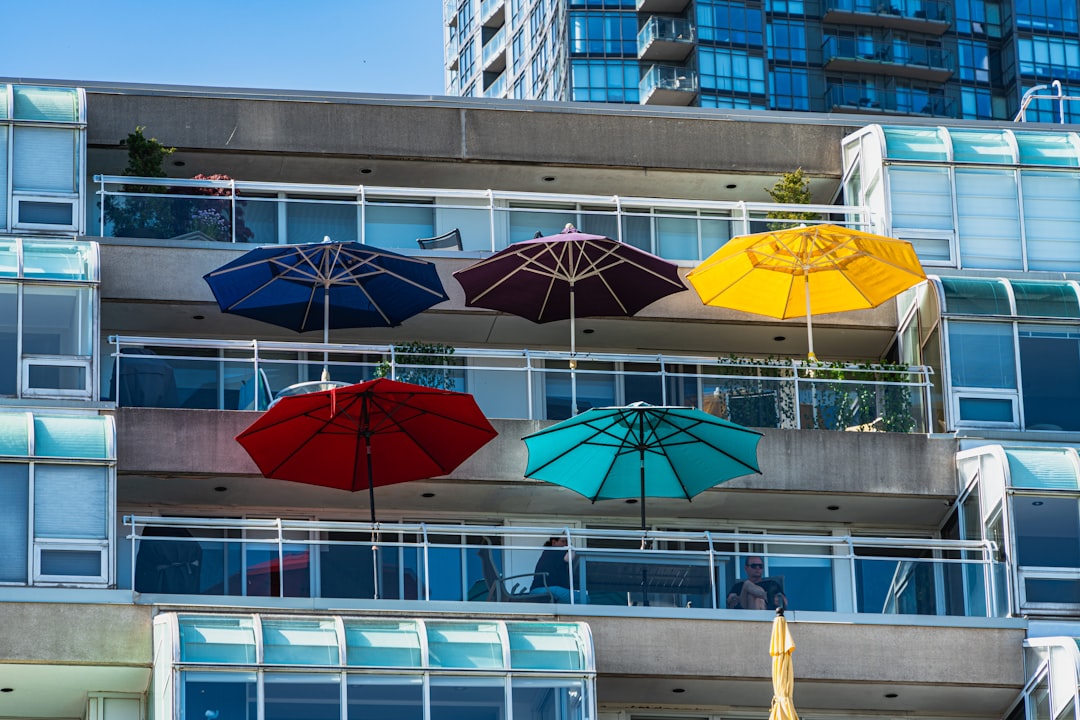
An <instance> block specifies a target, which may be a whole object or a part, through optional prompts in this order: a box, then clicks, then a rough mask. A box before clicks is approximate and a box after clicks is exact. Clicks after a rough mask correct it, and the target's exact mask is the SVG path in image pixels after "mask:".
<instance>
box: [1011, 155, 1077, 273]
mask: <svg viewBox="0 0 1080 720" xmlns="http://www.w3.org/2000/svg"><path fill="white" fill-rule="evenodd" d="M1020 184H1021V187H1022V189H1023V192H1024V230H1025V232H1026V233H1027V254H1028V269H1030V270H1058V271H1063V272H1064V271H1073V272H1075V271H1077V270H1080V242H1077V240H1076V239H1077V238H1080V173H1066V172H1056V173H1049V172H1038V171H1033V170H1025V171H1023V172H1021V173H1020Z"/></svg>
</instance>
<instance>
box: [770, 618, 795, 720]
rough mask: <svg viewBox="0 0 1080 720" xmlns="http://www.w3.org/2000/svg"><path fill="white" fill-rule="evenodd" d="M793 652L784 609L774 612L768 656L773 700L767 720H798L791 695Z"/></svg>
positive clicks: (793, 675)
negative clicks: (770, 666)
mask: <svg viewBox="0 0 1080 720" xmlns="http://www.w3.org/2000/svg"><path fill="white" fill-rule="evenodd" d="M794 651H795V641H794V640H792V639H791V632H790V631H789V630H788V625H787V620H785V619H784V609H783V608H779V609H778V610H777V611H776V618H775V619H773V627H772V635H771V637H770V638H769V655H771V656H772V684H773V699H772V707H771V708H770V709H769V720H799V714H798V713H797V712H795V701H794V700H793V699H792V693H793V692H794V689H795V673H794V670H793V669H792V666H791V653H793V652H794Z"/></svg>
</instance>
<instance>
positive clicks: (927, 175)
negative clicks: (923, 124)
mask: <svg viewBox="0 0 1080 720" xmlns="http://www.w3.org/2000/svg"><path fill="white" fill-rule="evenodd" d="M888 180H889V196H890V201H891V204H892V224H893V227H894V228H917V229H926V230H944V231H950V232H951V231H952V229H953V205H952V182H951V181H950V179H949V171H948V170H947V169H945V168H940V169H939V168H899V167H890V168H888ZM933 259H935V260H936V259H945V258H936V257H935V258H933Z"/></svg>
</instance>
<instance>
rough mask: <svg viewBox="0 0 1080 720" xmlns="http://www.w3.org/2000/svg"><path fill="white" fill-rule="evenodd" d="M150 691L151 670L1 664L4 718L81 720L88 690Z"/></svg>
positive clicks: (0, 708) (0, 700)
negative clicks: (8, 689)
mask: <svg viewBox="0 0 1080 720" xmlns="http://www.w3.org/2000/svg"><path fill="white" fill-rule="evenodd" d="M149 687H150V668H139V667H102V666H94V665H49V664H41V665H26V664H14V663H12V664H6V663H5V664H0V688H2V689H4V690H0V718H49V719H50V720H81V718H84V717H86V711H87V710H86V703H87V689H90V690H91V691H93V692H103V693H109V692H113V693H133V694H136V695H141V694H142V693H145V692H146V691H147V689H148V688H149ZM6 688H11V690H10V692H8V691H7V690H6Z"/></svg>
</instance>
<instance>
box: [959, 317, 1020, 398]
mask: <svg viewBox="0 0 1080 720" xmlns="http://www.w3.org/2000/svg"><path fill="white" fill-rule="evenodd" d="M1014 357H1015V355H1014V352H1013V333H1012V324H1011V323H977V322H958V321H955V320H953V321H950V322H949V372H950V375H951V378H952V384H953V386H954V387H967V388H1000V389H1015V388H1016V362H1015V360H1014Z"/></svg>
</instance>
